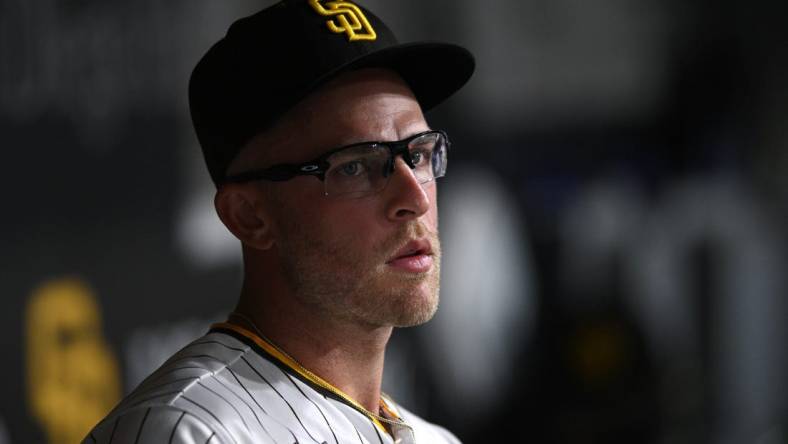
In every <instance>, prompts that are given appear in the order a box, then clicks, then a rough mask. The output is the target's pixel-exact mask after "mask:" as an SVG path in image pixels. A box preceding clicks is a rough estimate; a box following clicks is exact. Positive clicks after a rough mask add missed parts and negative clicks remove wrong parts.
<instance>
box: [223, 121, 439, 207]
mask: <svg viewBox="0 0 788 444" xmlns="http://www.w3.org/2000/svg"><path fill="white" fill-rule="evenodd" d="M449 145H450V143H449V138H448V136H447V135H446V133H445V132H443V131H425V132H423V133H419V134H416V135H413V136H411V137H408V138H407V139H403V140H399V141H395V142H361V143H354V144H352V145H345V146H342V147H339V148H336V149H333V150H331V151H329V152H327V153H325V154H323V155H322V156H320V157H318V158H317V159H315V160H312V161H309V162H305V163H301V164H279V165H274V166H272V167H269V168H265V169H262V170H254V171H248V172H245V173H241V174H238V175H235V176H230V177H228V178H226V179H225V182H229V183H240V182H249V181H252V180H270V181H275V182H281V181H286V180H290V179H292V178H294V177H296V176H315V177H317V178H318V179H320V180H321V181H323V183H324V185H325V194H326V196H331V197H342V198H356V197H363V196H368V195H371V194H374V193H377V192H379V191H380V190H382V189H383V188H385V187H386V184H387V183H388V180H389V177H391V175H392V173H393V172H394V165H395V160H396V158H397V156H402V159H403V160H404V161H405V163H406V164H407V165H408V167H410V169H411V170H413V174H414V177H415V178H416V180H418V181H419V183H420V184H425V183H427V182H430V181H432V180H435V179H437V178H439V177H443V176H444V175H445V174H446V162H447V159H446V152H447V150H448V148H449Z"/></svg>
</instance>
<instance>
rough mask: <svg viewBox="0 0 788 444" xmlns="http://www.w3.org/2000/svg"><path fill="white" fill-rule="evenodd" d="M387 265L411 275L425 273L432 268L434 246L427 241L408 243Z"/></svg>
mask: <svg viewBox="0 0 788 444" xmlns="http://www.w3.org/2000/svg"><path fill="white" fill-rule="evenodd" d="M386 264H388V265H390V266H392V267H394V268H397V269H400V270H402V271H407V272H411V273H424V272H427V271H429V270H430V268H432V246H431V245H430V243H429V241H427V240H426V239H421V240H413V241H410V242H408V243H407V244H406V245H405V246H404V247H402V248H400V249H399V251H397V252H396V253H394V256H393V257H392V259H390V260H389V261H388V262H386Z"/></svg>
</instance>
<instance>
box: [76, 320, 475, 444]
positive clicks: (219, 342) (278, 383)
mask: <svg viewBox="0 0 788 444" xmlns="http://www.w3.org/2000/svg"><path fill="white" fill-rule="evenodd" d="M75 408H78V407H77V406H75ZM384 423H385V426H384ZM82 442H83V444H84V443H96V444H104V443H113V444H124V443H173V444H175V443H178V444H186V443H200V444H204V443H205V444H207V443H211V444H219V443H226V444H246V443H256V444H259V443H266V444H267V443H277V444H278V443H282V444H285V443H286V444H293V443H304V444H311V443H315V444H323V443H326V444H340V443H342V444H344V443H361V444H394V443H402V444H406V443H418V444H443V443H447V444H449V443H451V444H457V443H459V440H458V439H457V438H456V437H455V436H454V435H453V434H451V433H450V432H448V431H447V430H446V429H444V428H442V427H439V426H436V425H434V424H430V423H428V422H427V421H425V420H423V419H421V418H419V417H418V416H416V415H414V414H413V413H411V412H408V411H407V410H405V409H404V408H402V407H401V406H399V405H397V404H396V403H395V402H393V401H392V400H391V399H390V398H388V397H386V396H383V397H382V398H381V403H380V413H379V414H373V413H371V412H369V411H367V410H365V409H364V408H363V407H362V406H360V405H359V404H358V403H356V402H355V401H354V400H353V399H351V398H350V397H349V396H347V395H346V394H344V393H343V392H342V391H340V390H339V389H337V388H336V387H333V386H332V385H331V384H329V383H328V382H326V381H325V380H323V379H321V378H320V377H319V376H317V375H314V374H313V373H311V372H309V371H308V370H306V369H304V368H303V367H301V366H300V365H299V364H298V363H297V362H295V361H293V360H292V359H291V358H290V357H289V356H287V355H286V354H284V353H283V352H281V351H280V350H279V349H278V348H276V347H275V346H273V345H272V344H270V343H269V342H267V341H265V340H264V339H262V338H260V337H259V336H258V335H256V334H254V333H252V332H250V331H249V330H246V329H244V328H242V327H239V326H236V325H233V324H227V323H222V324H215V325H214V326H213V327H212V328H211V330H210V331H209V332H208V334H206V335H205V336H203V337H201V338H198V339H197V340H195V341H194V342H192V343H191V344H189V345H187V346H186V347H184V348H183V349H181V350H180V351H179V352H178V353H176V354H175V355H173V356H172V357H171V358H170V359H169V360H167V362H165V363H164V364H163V365H162V366H161V367H160V368H159V369H158V370H156V371H155V372H154V373H153V374H151V375H150V376H149V377H148V378H146V379H145V380H144V381H143V382H142V383H141V384H140V385H139V387H137V388H136V389H135V390H134V391H133V392H132V393H131V394H129V395H128V396H127V397H126V398H124V399H123V400H122V401H121V402H120V404H118V406H117V407H115V409H114V410H113V411H112V412H110V414H109V415H108V416H107V417H106V418H104V420H102V421H101V422H100V423H99V424H98V425H96V427H95V428H94V429H93V430H92V431H91V432H90V433H89V434H88V435H87V437H85V439H84V440H83V441H82Z"/></svg>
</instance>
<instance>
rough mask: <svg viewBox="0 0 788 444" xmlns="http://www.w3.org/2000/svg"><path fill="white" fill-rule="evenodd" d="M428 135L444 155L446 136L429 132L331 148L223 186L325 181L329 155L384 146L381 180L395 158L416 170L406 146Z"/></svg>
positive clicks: (235, 178)
mask: <svg viewBox="0 0 788 444" xmlns="http://www.w3.org/2000/svg"><path fill="white" fill-rule="evenodd" d="M429 134H440V135H441V137H443V141H444V145H445V148H446V150H447V151H448V149H449V147H450V146H451V142H449V136H448V135H447V134H446V132H445V131H441V130H429V131H423V132H420V133H418V134H414V135H412V136H410V137H408V138H406V139H402V140H397V141H391V142H383V141H369V142H358V143H351V144H350V145H344V146H341V147H338V148H334V149H332V150H330V151H328V152H325V153H323V154H321V155H320V157H318V158H316V159H314V160H310V161H308V162H304V163H298V164H293V163H282V164H278V165H273V166H270V167H268V168H264V169H261V170H252V171H247V172H245V173H241V174H236V175H234V176H230V177H226V178H225V179H224V182H225V183H242V182H250V181H253V180H270V181H273V182H284V181H286V180H290V179H292V178H294V177H297V176H315V177H317V178H318V179H320V180H321V181H325V179H326V172H327V171H328V170H329V168H331V164H330V163H329V162H328V160H327V159H328V158H329V157H331V156H332V155H333V154H335V153H338V152H339V151H342V150H346V149H348V148H354V147H357V146H373V147H376V146H378V145H382V146H385V147H386V148H388V150H389V161H388V164H387V165H386V171H385V172H384V177H387V176H388V175H389V174H391V173H392V172H394V161H395V159H396V158H397V156H402V159H403V160H404V161H405V163H406V164H407V165H408V166H409V167H410V169H415V168H416V166H415V165H414V164H413V159H411V157H410V151H409V150H408V145H410V143H411V142H412V141H414V140H416V139H418V138H419V137H424V136H426V135H429Z"/></svg>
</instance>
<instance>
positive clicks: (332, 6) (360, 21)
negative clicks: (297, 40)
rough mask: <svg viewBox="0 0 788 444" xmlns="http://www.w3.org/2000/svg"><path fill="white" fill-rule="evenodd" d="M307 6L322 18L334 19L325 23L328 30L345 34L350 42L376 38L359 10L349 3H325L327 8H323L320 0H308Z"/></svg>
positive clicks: (375, 34)
mask: <svg viewBox="0 0 788 444" xmlns="http://www.w3.org/2000/svg"><path fill="white" fill-rule="evenodd" d="M309 5H310V6H311V7H312V9H314V10H315V12H317V13H318V14H320V15H322V16H324V17H334V19H333V20H331V19H329V20H328V21H326V26H328V29H329V30H331V32H333V33H336V34H342V33H345V34H346V35H347V39H348V40H349V41H351V42H355V41H357V40H376V39H377V38H378V35H377V33H375V30H374V29H372V25H370V24H369V21H368V20H367V17H366V16H365V15H364V13H363V12H362V11H361V8H359V7H358V6H356V5H354V4H353V3H350V2H349V1H345V0H337V1H332V2H328V3H326V6H327V7H328V8H325V7H323V5H321V4H320V0H309ZM337 22H338V23H339V24H337ZM357 31H361V32H357Z"/></svg>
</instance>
